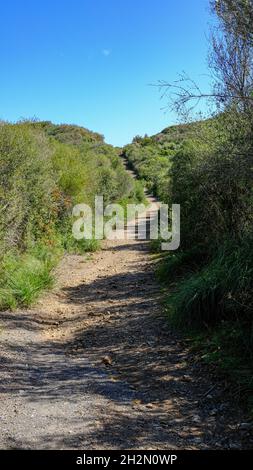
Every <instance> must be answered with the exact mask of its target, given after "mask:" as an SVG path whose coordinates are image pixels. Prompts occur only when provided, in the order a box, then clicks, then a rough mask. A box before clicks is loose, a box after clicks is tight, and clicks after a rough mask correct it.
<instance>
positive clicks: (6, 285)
mask: <svg viewBox="0 0 253 470" xmlns="http://www.w3.org/2000/svg"><path fill="white" fill-rule="evenodd" d="M45 254H46V253H45V250H44V252H43V256H40V257H36V256H34V255H32V254H30V253H28V254H24V255H20V254H19V253H16V252H10V253H9V254H8V255H6V256H4V258H3V259H2V263H1V281H0V308H1V309H6V308H10V309H13V308H16V307H17V306H18V305H21V306H24V307H26V306H29V305H31V304H32V302H34V301H35V300H36V298H37V297H38V295H39V294H40V292H41V290H42V289H45V288H49V287H51V286H52V284H53V277H52V274H51V271H52V267H53V266H54V263H53V262H52V254H51V253H49V252H47V254H46V256H45ZM53 258H54V259H56V257H55V254H54V257H53Z"/></svg>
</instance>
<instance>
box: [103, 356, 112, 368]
mask: <svg viewBox="0 0 253 470" xmlns="http://www.w3.org/2000/svg"><path fill="white" fill-rule="evenodd" d="M102 362H103V363H104V364H105V365H106V366H110V365H112V358H111V357H110V356H104V357H103V358H102Z"/></svg>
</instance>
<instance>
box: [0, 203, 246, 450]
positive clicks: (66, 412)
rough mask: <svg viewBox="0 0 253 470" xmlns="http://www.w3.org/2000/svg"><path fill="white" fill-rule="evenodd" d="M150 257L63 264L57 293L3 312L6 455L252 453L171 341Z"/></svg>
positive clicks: (219, 398)
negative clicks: (42, 452)
mask: <svg viewBox="0 0 253 470" xmlns="http://www.w3.org/2000/svg"><path fill="white" fill-rule="evenodd" d="M153 210H155V209H154V207H153ZM143 217H144V222H145V219H146V213H145V214H144V216H143ZM148 248H149V247H148V242H145V241H140V240H128V241H124V240H117V241H111V242H109V241H107V242H106V243H105V244H104V246H103V249H102V251H101V252H99V253H96V254H93V255H92V256H90V257H89V258H88V259H84V257H83V256H66V257H65V258H64V259H63V261H62V263H61V265H60V266H59V268H58V270H57V278H58V284H57V287H56V288H55V289H54V291H53V292H51V293H48V294H47V295H45V296H44V297H43V298H42V299H41V300H40V302H39V303H38V304H37V305H36V307H35V308H33V309H31V310H29V311H17V312H4V313H2V314H1V330H0V340H1V348H0V352H1V385H0V398H1V400H0V447H1V448H5V449H10V448H25V449H33V448H37V449H54V448H58V449H83V450H84V449H131V448H132V449H182V448H183V449H212V448H243V447H247V446H249V438H248V436H247V434H245V433H241V432H238V423H239V422H241V420H242V419H243V416H242V415H241V412H240V410H235V409H233V410H232V411H231V405H230V403H229V401H227V399H226V398H224V392H223V389H222V386H219V385H217V383H212V381H211V380H210V379H209V378H208V377H207V374H206V372H205V371H204V370H202V368H201V367H199V366H197V365H196V364H195V363H194V361H193V357H192V355H191V354H190V352H189V351H188V349H187V348H186V346H185V345H184V344H183V343H182V342H181V341H180V340H179V339H178V338H177V337H176V336H175V335H174V334H172V333H171V332H170V330H169V326H168V323H167V320H166V318H165V316H164V314H163V313H162V307H161V291H160V287H159V285H158V284H157V282H156V280H155V276H154V261H153V260H152V257H151V255H150V253H149V249H148ZM247 440H248V443H247Z"/></svg>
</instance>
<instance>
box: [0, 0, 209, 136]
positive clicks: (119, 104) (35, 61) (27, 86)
mask: <svg viewBox="0 0 253 470" xmlns="http://www.w3.org/2000/svg"><path fill="white" fill-rule="evenodd" d="M209 22H210V16H209V8H208V0H190V1H189V0H71V1H70V0H43V1H42V0H22V1H20V0H9V1H8V2H1V14H0V57H1V72H0V103H1V107H0V119H4V120H10V121H15V120H17V119H20V118H21V117H26V118H28V117H32V116H36V117H38V118H39V119H41V120H51V121H53V122H65V123H76V124H80V125H83V126H85V127H87V128H89V129H92V130H94V131H98V132H101V133H102V134H104V135H105V138H106V141H107V142H109V143H112V144H115V145H123V144H126V143H128V142H130V141H131V140H132V138H133V136H135V135H136V134H141V135H143V134H144V133H148V134H153V133H156V132H158V131H159V130H161V129H162V128H164V127H166V126H167V125H169V124H171V123H173V122H175V120H176V117H175V116H173V115H172V114H166V115H164V112H163V111H162V110H161V108H162V106H163V105H165V103H164V102H161V101H160V96H159V92H158V89H156V88H154V87H151V86H149V84H150V83H156V82H157V81H158V80H173V79H176V78H177V73H180V72H182V71H183V70H185V71H186V72H187V73H189V74H190V75H191V76H192V77H193V78H196V79H197V80H198V81H199V82H200V83H202V84H203V87H208V78H207V77H206V76H203V74H205V73H207V58H206V56H207V50H208V40H207V34H208V23H209Z"/></svg>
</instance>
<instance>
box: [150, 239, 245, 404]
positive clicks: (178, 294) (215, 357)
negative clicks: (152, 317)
mask: <svg viewBox="0 0 253 470" xmlns="http://www.w3.org/2000/svg"><path fill="white" fill-rule="evenodd" d="M158 277H159V279H160V280H161V281H162V282H163V283H164V284H165V285H166V286H167V287H168V288H169V290H170V293H169V294H168V295H167V297H166V300H165V308H166V311H167V315H168V319H169V322H170V324H171V325H173V326H174V328H176V329H178V330H180V331H181V332H183V333H184V335H185V336H186V337H187V338H188V339H190V341H191V344H192V346H193V349H194V350H195V351H198V356H200V357H201V360H203V361H204V362H206V363H207V364H208V365H209V366H210V368H212V369H213V370H215V371H216V372H217V373H220V374H222V375H223V377H224V378H227V379H228V380H229V381H230V382H231V383H233V384H234V385H235V395H236V394H237V395H238V397H240V398H242V397H244V398H245V399H246V401H247V403H249V405H250V408H251V411H253V400H252V396H253V316H252V313H253V296H252V279H253V242H252V239H246V238H245V239H244V240H241V242H240V243H238V244H236V243H233V244H232V243H226V244H224V245H223V247H222V248H221V249H220V250H218V252H217V253H216V254H215V255H214V256H212V257H210V258H208V259H207V258H205V257H204V255H203V253H202V252H201V250H199V249H197V248H196V249H194V250H191V251H188V252H187V251H186V252H183V251H182V252H177V253H176V254H175V253H174V254H169V255H166V256H164V255H163V259H162V262H161V264H160V266H159V268H158Z"/></svg>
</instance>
